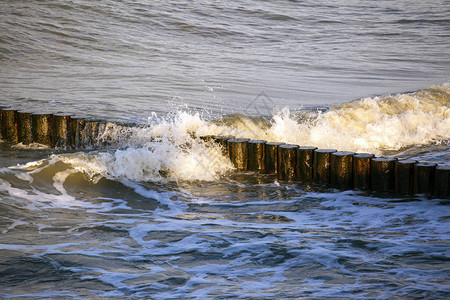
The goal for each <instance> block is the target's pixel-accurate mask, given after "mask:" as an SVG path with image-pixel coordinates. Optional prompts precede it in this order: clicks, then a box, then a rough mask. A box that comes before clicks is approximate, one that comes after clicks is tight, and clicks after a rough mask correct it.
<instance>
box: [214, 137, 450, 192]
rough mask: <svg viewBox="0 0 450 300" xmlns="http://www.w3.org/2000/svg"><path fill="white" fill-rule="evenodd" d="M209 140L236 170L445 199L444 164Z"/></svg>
mask: <svg viewBox="0 0 450 300" xmlns="http://www.w3.org/2000/svg"><path fill="white" fill-rule="evenodd" d="M208 140H211V141H218V142H220V144H221V145H222V146H223V149H224V153H226V154H227V155H228V157H229V158H230V160H231V162H232V163H233V165H234V166H235V167H236V168H237V169H239V170H251V171H260V172H263V173H266V174H276V176H277V178H278V180H280V181H288V182H302V183H315V184H323V185H328V186H330V187H333V188H337V189H340V190H351V189H358V190H367V191H372V192H374V193H376V194H381V195H398V196H412V195H415V194H426V195H429V196H432V197H435V198H444V199H445V198H450V166H449V165H443V164H442V165H438V164H435V163H428V162H417V161H415V160H410V159H404V160H398V159H397V158H394V157H375V155H373V154H368V153H354V152H347V151H337V150H335V149H317V148H316V147H310V146H298V145H289V144H284V143H278V142H266V141H261V140H255V141H253V140H249V139H235V138H233V137H213V138H210V139H208ZM225 141H226V143H225Z"/></svg>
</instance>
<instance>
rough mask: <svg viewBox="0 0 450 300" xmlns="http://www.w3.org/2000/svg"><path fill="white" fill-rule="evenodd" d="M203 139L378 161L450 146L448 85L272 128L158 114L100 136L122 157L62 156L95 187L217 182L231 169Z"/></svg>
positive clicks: (280, 118)
mask: <svg viewBox="0 0 450 300" xmlns="http://www.w3.org/2000/svg"><path fill="white" fill-rule="evenodd" d="M203 135H234V136H236V137H247V138H252V139H264V140H268V141H279V142H285V143H292V144H298V145H304V146H306V145H310V146H316V147H319V148H335V149H338V150H349V151H355V152H371V153H375V154H377V155H380V154H382V153H383V151H387V150H399V149H401V148H406V147H411V146H415V145H426V144H429V143H431V142H440V141H448V140H449V139H450V85H448V84H446V85H443V86H435V87H431V88H429V89H426V90H421V91H418V92H415V93H410V94H399V95H395V96H387V97H375V98H365V99H360V100H356V101H353V102H350V103H345V104H341V105H337V106H334V107H331V108H330V110H328V111H327V112H324V113H322V112H316V113H311V112H308V111H306V112H305V111H300V112H298V111H297V112H294V113H293V112H291V111H290V110H289V108H284V109H282V110H280V111H279V112H278V113H276V114H275V115H274V116H273V117H272V118H271V119H270V120H265V119H263V118H250V117H246V116H244V115H231V116H223V117H222V118H221V119H219V120H212V121H211V120H208V119H207V118H204V117H203V116H202V115H201V114H199V113H198V112H188V111H177V112H175V113H173V114H172V115H169V116H166V117H158V115H157V114H156V113H154V114H152V116H151V117H150V118H149V126H147V127H134V128H133V127H131V128H128V129H126V128H125V127H121V126H114V125H110V126H109V127H107V130H105V132H104V133H103V134H102V137H103V138H104V139H105V140H109V141H111V140H113V139H115V141H116V142H117V143H118V144H117V145H119V146H120V147H119V148H120V149H118V150H114V151H112V150H109V151H108V152H91V153H76V154H68V155H67V154H66V155H60V156H58V159H60V160H62V161H63V162H65V163H68V164H71V165H72V166H73V167H74V168H75V169H77V170H78V171H81V172H84V173H86V174H87V175H88V176H89V177H90V178H91V179H92V180H97V179H98V178H99V177H102V176H105V177H108V178H115V179H116V178H125V179H129V180H133V181H165V180H171V181H177V180H217V179H218V177H220V176H222V175H224V174H225V173H226V172H228V171H229V170H231V169H233V167H232V165H231V162H230V160H229V159H228V158H227V157H226V156H225V155H223V154H222V149H220V147H219V146H218V145H216V144H214V143H212V142H204V141H203V140H201V139H200V138H199V137H200V136H203Z"/></svg>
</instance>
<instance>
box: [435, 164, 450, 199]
mask: <svg viewBox="0 0 450 300" xmlns="http://www.w3.org/2000/svg"><path fill="white" fill-rule="evenodd" d="M434 196H435V197H436V198H441V199H450V165H438V166H437V167H436V176H435V185H434Z"/></svg>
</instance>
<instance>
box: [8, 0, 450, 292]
mask: <svg viewBox="0 0 450 300" xmlns="http://www.w3.org/2000/svg"><path fill="white" fill-rule="evenodd" d="M449 10H450V6H449V4H448V3H447V2H445V1H434V0H432V1H426V2H425V1H423V2H420V3H419V2H417V1H416V2H414V3H412V2H411V1H395V2H392V1H320V3H317V1H301V2H298V1H286V2H284V1H275V0H271V1H258V2H257V1H248V0H245V1H244V0H242V1H232V2H225V3H224V2H213V1H195V2H193V1H192V2H191V1H171V2H164V1H152V2H151V3H146V2H144V1H106V0H101V1H91V2H86V1H78V0H72V1H65V2H61V1H1V2H0V97H1V99H2V100H1V102H0V106H2V105H7V106H8V105H9V106H12V107H14V108H18V109H21V110H28V111H32V112H39V111H46V112H58V111H60V112H66V113H72V114H74V115H83V116H93V117H99V118H102V119H106V120H121V121H133V122H137V123H139V126H134V127H127V128H124V127H121V126H120V125H119V124H112V123H110V124H107V126H106V127H105V128H106V129H105V130H104V131H103V132H101V135H100V136H99V137H98V143H99V144H98V145H94V146H99V145H102V144H103V142H104V141H108V143H109V144H110V145H111V146H109V147H106V148H105V147H97V148H92V149H87V150H86V151H83V152H73V153H67V152H64V151H60V150H55V149H46V148H45V147H41V146H39V145H31V146H23V145H19V146H18V147H10V145H7V144H6V143H2V142H0V297H2V298H15V297H17V298H21V299H22V298H27V297H28V298H38V299H39V298H43V299H48V298H55V299H60V298H63V299H65V298H68V299H70V298H76V299H80V298H82V299H97V298H98V299H105V298H118V299H123V298H133V299H135V298H146V299H148V298H151V299H180V298H181V299H183V298H184V299H223V298H245V299H248V298H256V299H297V298H306V299H318V298H319V299H320V298H329V297H330V298H356V299H362V298H363V299H392V298H396V299H439V298H441V299H446V298H449V297H450V285H449V280H448V278H449V276H450V263H449V259H450V251H449V249H450V247H449V244H450V240H449V231H450V226H449V221H450V213H449V212H450V211H449V209H448V204H449V202H448V199H434V198H433V197H430V196H429V195H415V196H409V197H397V196H395V195H391V196H380V195H377V194H374V193H370V192H364V191H338V190H335V189H331V188H329V187H327V186H323V185H316V184H311V183H299V182H279V181H278V180H277V179H276V178H275V177H274V176H273V175H267V174H260V173H254V172H238V171H236V170H234V168H233V166H232V164H231V163H230V161H229V160H228V158H227V157H225V156H224V155H223V154H222V151H221V149H220V148H219V147H218V145H214V144H212V143H208V142H205V141H203V140H201V139H199V138H198V137H199V136H201V135H209V134H214V135H223V134H233V135H235V136H237V137H248V138H252V139H265V140H269V141H282V142H287V143H294V144H299V145H314V146H317V147H320V148H336V149H338V150H350V151H357V152H371V153H375V154H376V155H379V156H380V155H395V156H397V157H400V158H413V159H417V160H420V161H433V162H437V163H440V164H448V163H449V162H450V151H449V141H450V135H449V132H450V86H449V83H448V82H449V81H450V79H449V78H450V77H449V70H450V63H449V62H450V53H449V51H448V49H449V46H450V42H449V29H450V21H449V18H448V16H449ZM408 91H411V92H408ZM359 98H361V99H359Z"/></svg>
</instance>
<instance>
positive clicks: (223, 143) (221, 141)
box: [214, 135, 234, 157]
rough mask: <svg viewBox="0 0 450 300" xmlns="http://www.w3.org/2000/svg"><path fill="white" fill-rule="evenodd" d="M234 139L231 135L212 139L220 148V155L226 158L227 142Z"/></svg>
mask: <svg viewBox="0 0 450 300" xmlns="http://www.w3.org/2000/svg"><path fill="white" fill-rule="evenodd" d="M232 139H234V136H232V135H222V136H216V137H215V138H214V141H215V142H216V143H218V144H219V145H220V146H221V147H222V155H225V156H228V157H229V155H228V143H227V141H228V140H232Z"/></svg>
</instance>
